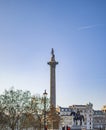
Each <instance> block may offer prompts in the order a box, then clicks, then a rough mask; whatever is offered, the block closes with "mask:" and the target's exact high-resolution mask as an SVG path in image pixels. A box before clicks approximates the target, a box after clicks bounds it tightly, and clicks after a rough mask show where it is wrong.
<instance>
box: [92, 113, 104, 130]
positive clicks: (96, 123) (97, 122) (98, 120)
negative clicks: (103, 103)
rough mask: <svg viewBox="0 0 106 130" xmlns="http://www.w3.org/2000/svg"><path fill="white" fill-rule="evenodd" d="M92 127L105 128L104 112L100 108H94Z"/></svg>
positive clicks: (99, 129) (100, 129) (101, 129)
mask: <svg viewBox="0 0 106 130" xmlns="http://www.w3.org/2000/svg"><path fill="white" fill-rule="evenodd" d="M93 128H94V129H98V130H105V129H106V113H104V112H103V111H101V110H94V114H93Z"/></svg>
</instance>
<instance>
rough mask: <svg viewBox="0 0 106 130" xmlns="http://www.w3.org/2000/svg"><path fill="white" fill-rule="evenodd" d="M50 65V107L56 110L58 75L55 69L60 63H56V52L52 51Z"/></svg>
mask: <svg viewBox="0 0 106 130" xmlns="http://www.w3.org/2000/svg"><path fill="white" fill-rule="evenodd" d="M48 64H49V65H50V106H51V107H52V106H53V107H54V108H56V75H55V68H56V65H57V64H58V62H56V61H55V55H54V50H53V48H52V51H51V60H50V61H49V62H48Z"/></svg>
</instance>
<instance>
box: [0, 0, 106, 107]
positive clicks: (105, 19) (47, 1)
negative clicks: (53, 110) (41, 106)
mask: <svg viewBox="0 0 106 130" xmlns="http://www.w3.org/2000/svg"><path fill="white" fill-rule="evenodd" d="M51 48H54V50H55V57H56V60H57V61H58V62H59V65H57V67H56V87H57V88H56V93H57V105H60V106H64V107H68V106H69V105H73V104H86V103H89V102H91V103H93V106H94V109H101V108H102V106H103V105H105V104H106V0H86V1H85V0H0V93H2V92H3V91H4V90H5V89H9V88H10V87H11V86H14V87H15V89H22V90H30V91H31V93H32V94H36V93H38V94H40V95H42V93H43V91H44V90H45V89H47V92H48V96H50V95H49V91H50V85H49V84H50V83H49V79H50V77H49V75H50V74H49V71H50V70H49V66H48V65H47V62H48V61H49V60H50V57H51V54H50V52H51Z"/></svg>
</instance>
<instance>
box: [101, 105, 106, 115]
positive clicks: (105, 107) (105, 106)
mask: <svg viewBox="0 0 106 130" xmlns="http://www.w3.org/2000/svg"><path fill="white" fill-rule="evenodd" d="M102 111H103V112H105V113H106V105H104V106H103V107H102Z"/></svg>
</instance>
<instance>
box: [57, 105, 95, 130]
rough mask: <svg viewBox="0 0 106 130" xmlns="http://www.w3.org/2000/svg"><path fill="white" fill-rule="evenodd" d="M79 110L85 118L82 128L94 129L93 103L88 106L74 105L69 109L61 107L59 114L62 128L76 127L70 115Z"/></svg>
mask: <svg viewBox="0 0 106 130" xmlns="http://www.w3.org/2000/svg"><path fill="white" fill-rule="evenodd" d="M77 110H79V111H80V114H81V115H83V116H84V121H83V122H82V126H83V127H84V128H85V129H87V130H90V129H93V105H92V104H91V103H89V104H86V105H72V106H69V107H68V108H64V107H59V108H58V112H59V113H60V117H61V121H60V128H62V127H63V126H70V127H72V126H73V125H74V122H73V117H72V116H71V115H70V114H71V112H72V111H74V112H77Z"/></svg>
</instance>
